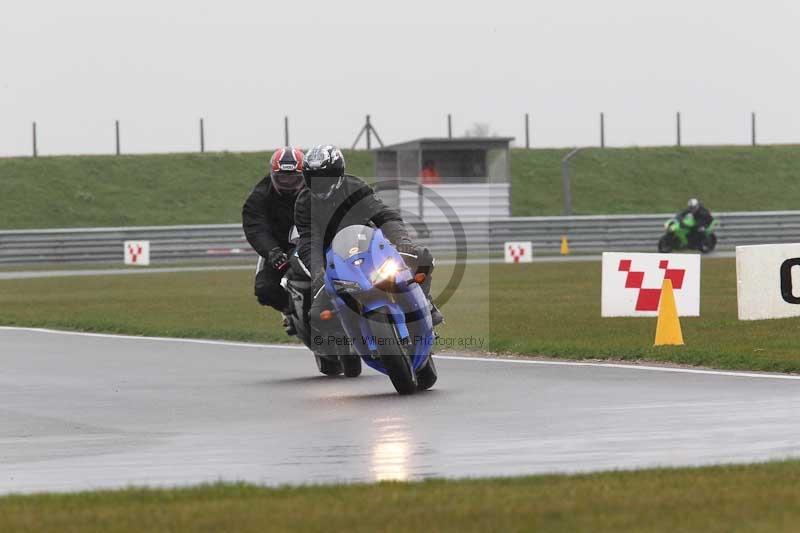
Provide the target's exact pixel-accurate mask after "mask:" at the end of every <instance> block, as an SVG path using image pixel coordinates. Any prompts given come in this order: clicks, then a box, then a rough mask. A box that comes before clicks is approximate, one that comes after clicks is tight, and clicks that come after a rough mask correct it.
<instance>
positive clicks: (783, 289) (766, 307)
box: [736, 244, 800, 320]
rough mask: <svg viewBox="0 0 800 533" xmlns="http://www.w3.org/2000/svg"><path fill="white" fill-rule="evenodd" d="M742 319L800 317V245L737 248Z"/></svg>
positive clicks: (738, 289)
mask: <svg viewBox="0 0 800 533" xmlns="http://www.w3.org/2000/svg"><path fill="white" fill-rule="evenodd" d="M736 296H737V301H738V306H739V320H766V319H770V318H786V317H792V316H800V244H761V245H756V246H737V247H736Z"/></svg>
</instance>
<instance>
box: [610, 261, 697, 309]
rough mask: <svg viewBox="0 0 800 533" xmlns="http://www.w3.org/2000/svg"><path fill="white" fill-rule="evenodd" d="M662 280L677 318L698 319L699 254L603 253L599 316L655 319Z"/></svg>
mask: <svg viewBox="0 0 800 533" xmlns="http://www.w3.org/2000/svg"><path fill="white" fill-rule="evenodd" d="M665 279H669V280H670V281H672V287H673V291H674V293H675V304H676V306H677V308H678V315H679V316H700V256H699V255H695V254H623V253H616V252H606V253H604V254H603V282H602V284H603V288H602V305H601V314H602V316H604V317H613V316H657V315H658V303H659V301H660V299H661V286H662V285H663V284H664V280H665Z"/></svg>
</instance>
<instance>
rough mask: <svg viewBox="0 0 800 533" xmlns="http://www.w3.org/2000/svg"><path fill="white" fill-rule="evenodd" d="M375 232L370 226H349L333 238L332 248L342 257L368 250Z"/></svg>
mask: <svg viewBox="0 0 800 533" xmlns="http://www.w3.org/2000/svg"><path fill="white" fill-rule="evenodd" d="M374 233H375V230H374V229H372V228H370V227H369V226H347V227H346V228H344V229H342V230H340V231H339V232H338V233H337V234H336V237H334V238H333V242H332V243H331V249H332V250H333V253H335V254H336V255H338V256H339V257H341V258H342V259H347V258H349V257H352V256H354V255H356V254H360V253H363V252H366V251H367V250H369V244H370V242H372V235H373V234H374Z"/></svg>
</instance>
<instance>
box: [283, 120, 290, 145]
mask: <svg viewBox="0 0 800 533" xmlns="http://www.w3.org/2000/svg"><path fill="white" fill-rule="evenodd" d="M283 145H284V146H289V117H288V116H285V117H283Z"/></svg>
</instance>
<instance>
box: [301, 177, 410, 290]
mask: <svg viewBox="0 0 800 533" xmlns="http://www.w3.org/2000/svg"><path fill="white" fill-rule="evenodd" d="M294 220H295V225H297V230H298V232H299V233H300V241H299V243H298V245H297V250H298V254H299V255H300V259H301V260H302V261H303V264H305V265H306V267H307V268H308V270H309V272H310V273H311V276H312V278H313V277H315V276H319V275H321V274H322V273H323V272H324V266H325V257H324V250H325V249H326V248H327V247H328V246H329V245H330V243H331V241H333V238H334V237H335V236H336V233H337V232H338V230H339V229H341V228H344V227H346V226H352V225H354V224H362V225H367V224H369V223H370V222H371V223H373V224H375V225H376V226H377V227H379V228H381V230H382V231H383V233H384V234H385V235H386V238H388V239H389V241H391V242H392V244H394V245H397V244H401V243H411V239H410V238H409V236H408V232H407V231H406V227H405V224H403V219H402V217H401V216H400V213H398V212H397V211H395V210H394V209H391V208H390V207H388V206H387V205H386V204H384V203H383V202H382V201H381V200H380V199H379V198H378V197H377V196H375V191H374V190H373V189H372V187H370V186H369V185H368V184H367V183H366V182H365V181H364V180H362V179H361V178H358V177H356V176H351V175H345V176H344V179H343V180H342V182H341V185H340V186H339V187H338V188H337V189H335V190H334V191H333V193H332V194H331V196H330V197H329V198H327V199H324V200H323V199H320V198H318V197H316V196H314V195H313V194H311V191H309V190H308V189H303V190H302V191H301V192H300V194H299V195H298V196H297V203H296V204H295V209H294Z"/></svg>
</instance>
